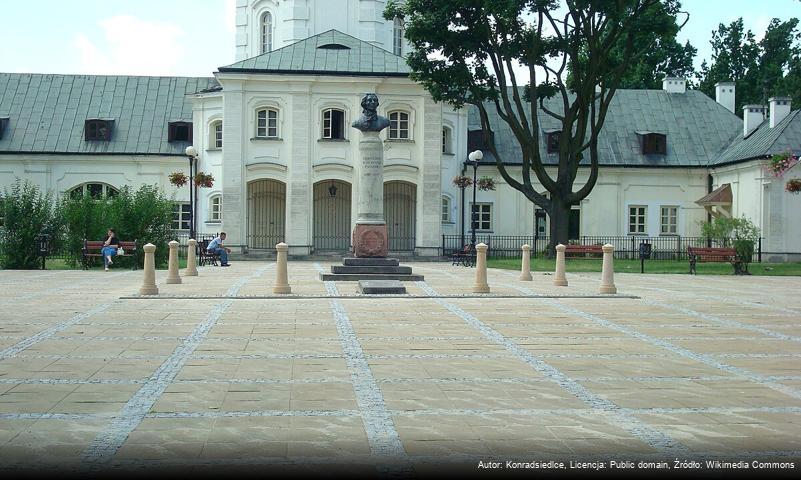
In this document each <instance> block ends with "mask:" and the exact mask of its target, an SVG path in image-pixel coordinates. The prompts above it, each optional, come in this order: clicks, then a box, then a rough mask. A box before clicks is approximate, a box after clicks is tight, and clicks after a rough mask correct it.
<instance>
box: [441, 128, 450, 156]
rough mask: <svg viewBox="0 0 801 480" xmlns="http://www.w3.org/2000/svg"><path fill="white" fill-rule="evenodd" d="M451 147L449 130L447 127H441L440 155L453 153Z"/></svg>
mask: <svg viewBox="0 0 801 480" xmlns="http://www.w3.org/2000/svg"><path fill="white" fill-rule="evenodd" d="M452 145H453V143H452V141H451V129H450V128H448V127H442V153H453V147H452Z"/></svg>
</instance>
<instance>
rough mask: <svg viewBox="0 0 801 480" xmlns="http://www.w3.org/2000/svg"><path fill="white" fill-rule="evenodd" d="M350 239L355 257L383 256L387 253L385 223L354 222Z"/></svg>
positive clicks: (387, 243)
mask: <svg viewBox="0 0 801 480" xmlns="http://www.w3.org/2000/svg"><path fill="white" fill-rule="evenodd" d="M352 240H353V255H354V256H356V257H357V258H376V257H377V258H385V257H386V256H387V253H389V242H388V241H387V240H388V238H387V226H386V224H377V225H371V224H356V228H354V229H353V238H352Z"/></svg>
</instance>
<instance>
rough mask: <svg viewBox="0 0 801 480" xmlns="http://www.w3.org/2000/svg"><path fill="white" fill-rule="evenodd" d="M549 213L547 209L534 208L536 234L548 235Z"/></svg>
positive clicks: (540, 235)
mask: <svg viewBox="0 0 801 480" xmlns="http://www.w3.org/2000/svg"><path fill="white" fill-rule="evenodd" d="M547 218H548V215H547V214H546V213H545V210H543V209H541V208H537V209H535V210H534V235H536V236H538V237H544V236H546V235H548V228H547V225H548V223H547V222H548V220H547Z"/></svg>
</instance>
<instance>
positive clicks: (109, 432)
mask: <svg viewBox="0 0 801 480" xmlns="http://www.w3.org/2000/svg"><path fill="white" fill-rule="evenodd" d="M272 265H273V264H268V265H265V266H263V267H261V268H259V269H258V270H256V271H255V272H253V273H252V274H251V275H250V276H247V277H242V278H240V279H239V280H238V281H237V282H236V283H234V284H233V285H232V286H231V287H230V288H229V289H228V292H227V295H229V296H235V295H236V294H237V293H238V292H239V290H240V289H241V288H242V287H243V286H244V285H245V284H246V283H247V282H248V281H249V280H251V279H254V278H258V277H260V276H261V275H262V274H263V273H264V272H265V270H267V268H269V267H270V266H272ZM231 304H233V300H230V299H229V300H225V301H224V302H222V303H219V304H217V305H216V306H214V308H212V310H211V312H209V314H208V316H207V317H206V318H205V320H203V321H202V322H201V323H200V324H198V326H197V327H195V329H194V330H193V331H192V334H191V335H189V337H187V339H186V340H185V341H184V342H183V343H182V344H181V345H179V346H178V347H177V348H176V349H175V350H174V351H173V353H172V354H171V355H170V356H169V357H168V358H167V359H166V360H165V361H164V363H162V364H161V366H159V368H158V369H157V370H156V371H155V372H153V374H152V375H151V376H150V378H149V379H148V380H147V382H146V383H145V384H144V385H142V387H141V388H140V389H139V390H138V391H137V392H136V393H135V394H134V395H133V397H131V398H130V399H129V400H128V402H127V403H126V404H125V406H124V407H123V409H122V412H121V413H120V415H119V416H117V417H116V418H114V420H112V422H111V423H110V424H109V425H108V426H107V427H106V428H105V429H104V430H103V431H102V432H100V433H98V435H97V436H96V437H95V439H94V440H93V441H92V443H91V444H90V445H89V447H87V448H86V450H84V452H83V454H82V460H83V461H84V462H87V463H89V464H95V465H97V464H104V463H108V462H110V461H111V459H112V458H113V457H114V455H115V454H116V453H117V450H119V449H120V447H122V445H123V444H124V443H125V441H126V439H127V438H128V435H130V433H131V432H132V431H134V430H135V429H136V427H137V426H139V424H140V423H141V422H142V419H144V418H145V416H146V415H147V413H148V412H149V411H150V409H151V408H153V405H155V403H156V402H157V401H158V399H159V398H160V397H161V395H162V394H163V393H164V391H165V390H166V389H167V387H168V386H169V385H170V383H172V381H173V380H174V379H175V377H176V376H177V375H178V372H179V371H180V370H181V368H182V367H183V366H184V364H185V363H186V361H187V360H188V359H189V357H190V355H192V352H194V350H195V349H196V348H197V347H198V346H200V344H201V343H202V342H203V341H204V340H205V339H206V338H207V336H208V334H209V332H210V331H211V329H212V328H213V327H214V325H215V324H216V323H217V321H218V320H219V319H220V317H221V316H222V315H223V313H225V311H226V310H228V308H229V307H230V306H231Z"/></svg>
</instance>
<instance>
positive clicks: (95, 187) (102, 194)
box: [69, 183, 118, 200]
mask: <svg viewBox="0 0 801 480" xmlns="http://www.w3.org/2000/svg"><path fill="white" fill-rule="evenodd" d="M117 193H118V190H117V189H116V188H114V187H112V186H111V185H106V184H105V183H84V184H83V185H78V186H77V187H75V188H73V189H72V190H70V191H69V195H70V197H71V198H81V197H83V196H84V195H89V196H90V197H92V198H94V199H98V200H99V199H101V198H109V197H113V196H114V195H116V194H117Z"/></svg>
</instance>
